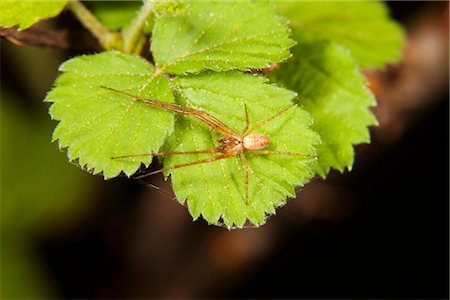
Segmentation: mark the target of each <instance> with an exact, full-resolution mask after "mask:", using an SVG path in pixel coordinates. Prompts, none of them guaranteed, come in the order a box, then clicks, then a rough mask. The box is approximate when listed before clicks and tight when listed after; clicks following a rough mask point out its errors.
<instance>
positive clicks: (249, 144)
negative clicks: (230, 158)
mask: <svg viewBox="0 0 450 300" xmlns="http://www.w3.org/2000/svg"><path fill="white" fill-rule="evenodd" d="M269 143H270V139H269V137H268V136H267V135H265V134H260V133H252V134H249V135H247V136H245V137H244V140H243V144H244V148H245V149H248V150H259V149H262V148H264V147H266V146H267V145H269Z"/></svg>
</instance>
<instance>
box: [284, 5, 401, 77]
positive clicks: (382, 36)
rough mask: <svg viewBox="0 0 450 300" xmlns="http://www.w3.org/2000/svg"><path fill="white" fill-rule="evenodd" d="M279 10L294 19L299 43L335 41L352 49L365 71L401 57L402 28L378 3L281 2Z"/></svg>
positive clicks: (295, 36)
mask: <svg viewBox="0 0 450 300" xmlns="http://www.w3.org/2000/svg"><path fill="white" fill-rule="evenodd" d="M278 7H279V11H280V13H282V14H283V15H284V16H285V17H287V18H289V19H290V20H291V26H292V28H293V34H294V38H295V39H296V41H297V42H298V43H299V44H300V45H302V44H303V43H311V42H317V41H331V42H335V43H337V44H340V45H343V46H345V47H348V48H349V49H350V50H351V52H352V55H353V56H354V57H355V58H356V61H357V63H358V64H359V66H360V67H361V68H362V69H367V68H378V67H382V66H384V64H385V63H386V62H395V61H397V60H398V59H399V58H400V55H401V51H402V48H403V44H404V34H403V30H402V28H401V27H400V26H399V25H398V24H397V23H396V22H395V21H393V20H390V19H389V13H388V10H387V8H386V6H385V5H384V4H383V3H380V2H377V1H350V2H343V1H331V2H322V1H319V2H314V1H313V2H308V1H289V2H279V3H278Z"/></svg>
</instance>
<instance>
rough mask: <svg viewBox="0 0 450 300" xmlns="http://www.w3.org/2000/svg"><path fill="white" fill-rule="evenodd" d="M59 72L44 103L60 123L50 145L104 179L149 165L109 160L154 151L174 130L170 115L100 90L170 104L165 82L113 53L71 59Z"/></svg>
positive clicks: (147, 68) (129, 58) (146, 158)
mask: <svg viewBox="0 0 450 300" xmlns="http://www.w3.org/2000/svg"><path fill="white" fill-rule="evenodd" d="M60 71H61V72H63V74H61V75H60V76H59V77H58V79H57V80H56V82H55V88H54V89H53V90H52V91H51V92H50V93H49V94H48V95H47V98H46V99H45V101H47V102H53V104H52V106H51V107H50V114H51V116H52V118H53V119H55V120H58V121H60V123H59V124H58V126H57V127H56V129H55V131H54V133H53V140H59V147H60V148H68V150H67V154H68V157H69V159H70V160H76V159H78V163H79V165H80V166H81V167H84V168H86V169H87V170H89V171H91V172H92V173H94V174H97V173H99V172H103V176H104V177H105V178H106V179H108V178H111V177H115V176H117V175H119V173H120V172H121V171H123V172H124V173H125V174H126V175H128V176H129V175H131V174H133V173H135V172H136V170H137V169H138V168H139V166H140V165H141V162H142V163H144V164H146V165H148V164H150V162H151V160H152V158H151V156H142V157H136V158H133V159H112V157H115V156H122V155H129V154H143V153H151V151H156V150H158V149H159V148H160V146H161V145H162V144H163V142H164V140H165V138H166V136H167V135H168V134H169V133H170V132H171V130H172V128H173V114H172V113H170V112H167V111H164V110H162V109H159V108H155V107H152V106H151V105H148V104H146V103H143V102H141V101H137V100H134V99H132V98H130V97H124V96H123V95H120V94H118V93H114V92H111V91H109V90H106V89H102V88H100V86H106V87H111V88H115V89H118V90H121V91H126V92H129V93H132V94H134V95H138V96H142V97H146V98H151V99H155V100H164V101H173V94H172V91H171V89H170V86H169V82H168V80H167V78H166V77H164V76H159V75H155V74H154V72H153V69H152V67H151V66H150V64H148V62H147V61H145V60H144V59H142V58H139V57H136V56H132V55H127V54H124V53H120V52H116V51H109V52H103V53H101V54H96V55H86V56H79V57H76V58H74V59H71V60H69V61H67V62H65V63H64V64H63V65H61V67H60ZM141 89H142V91H141Z"/></svg>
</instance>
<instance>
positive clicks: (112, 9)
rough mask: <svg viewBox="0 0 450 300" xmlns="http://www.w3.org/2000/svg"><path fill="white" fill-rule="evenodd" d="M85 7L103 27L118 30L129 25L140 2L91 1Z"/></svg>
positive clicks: (140, 4)
mask: <svg viewBox="0 0 450 300" xmlns="http://www.w3.org/2000/svg"><path fill="white" fill-rule="evenodd" d="M86 5H88V7H89V9H90V10H91V11H92V13H93V14H94V15H95V16H96V17H97V18H98V19H99V21H100V22H102V24H103V25H104V26H106V27H107V28H109V29H113V30H118V29H121V28H123V27H126V26H128V25H129V24H130V22H131V20H133V18H134V17H135V16H136V14H137V12H138V11H139V8H140V7H141V6H142V1H92V2H87V3H86Z"/></svg>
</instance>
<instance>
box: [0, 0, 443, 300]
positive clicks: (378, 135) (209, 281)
mask: <svg viewBox="0 0 450 300" xmlns="http://www.w3.org/2000/svg"><path fill="white" fill-rule="evenodd" d="M388 5H389V6H390V7H391V9H392V13H393V16H394V17H395V18H397V19H398V20H400V21H401V22H402V23H404V24H405V26H406V27H407V28H408V30H411V31H412V30H413V29H411V28H415V27H420V25H418V24H421V23H420V22H421V21H418V20H422V15H424V14H427V15H432V16H434V17H433V18H435V19H437V18H442V13H444V14H445V9H447V15H448V6H447V8H446V5H445V3H444V2H436V3H431V2H426V3H425V2H407V3H405V2H389V3H388ZM433 18H432V19H433ZM430 22H431V21H430ZM444 22H447V23H444V27H445V26H447V32H446V33H447V43H448V17H447V19H445V18H444ZM409 32H410V31H409ZM6 43H7V42H5V41H2V67H1V71H2V87H3V88H5V89H7V90H8V91H9V93H13V94H14V95H15V97H16V98H18V99H21V101H20V103H18V106H19V107H20V109H21V110H22V111H24V112H25V114H28V115H32V114H35V111H38V113H36V114H40V115H42V116H44V115H46V107H45V106H44V105H43V104H42V103H41V102H40V99H43V98H44V96H45V91H46V90H48V89H49V87H50V84H51V82H52V81H53V79H54V76H55V75H56V68H55V69H54V70H52V69H50V70H48V73H49V75H48V79H44V82H43V83H42V84H41V85H42V87H40V88H37V89H35V90H34V91H33V89H32V88H24V84H29V85H30V84H31V83H27V82H25V83H24V75H23V73H21V69H20V68H18V66H17V64H16V63H15V62H17V59H14V58H13V56H19V57H20V55H22V52H20V53H19V52H17V51H18V50H16V49H15V48H14V47H16V46H12V45H10V44H6ZM46 51H53V50H46ZM75 54H76V53H72V52H69V53H67V52H58V53H56V54H55V56H57V57H58V59H60V60H65V59H66V58H67V55H69V56H71V55H75ZM33 55H34V54H33ZM447 55H448V52H447ZM58 59H56V60H58ZM26 67H27V66H25V68H26ZM447 67H448V61H447V66H446V68H447ZM386 72H387V73H383V74H382V75H380V76H382V78H384V80H387V81H388V82H389V81H390V80H392V78H391V77H389V76H390V74H394V75H395V76H401V74H403V73H400V75H399V73H398V71H396V69H395V67H393V69H392V70H388V71H386ZM386 74H388V75H386ZM386 76H387V77H388V79H385V78H386ZM395 76H394V77H395ZM446 76H447V79H446V78H444V82H445V81H446V82H447V83H446V84H444V85H441V86H439V87H433V89H434V90H433V92H430V93H429V95H430V96H429V99H426V100H424V101H423V103H422V104H421V105H417V106H414V107H413V108H406V109H404V110H402V111H401V115H400V116H399V117H398V122H404V123H405V124H404V125H403V127H402V128H403V130H402V131H401V134H397V135H395V138H391V139H388V141H386V138H385V136H386V135H385V134H384V132H389V126H388V125H386V126H383V124H381V126H380V129H373V131H374V134H373V135H372V136H373V143H372V144H371V145H362V146H358V147H357V148H356V153H357V155H356V162H355V166H354V170H353V171H352V172H350V173H347V174H344V175H341V174H337V173H332V174H331V175H330V176H329V179H327V180H326V181H325V182H323V181H322V180H320V179H316V180H315V182H313V183H311V186H312V187H311V188H305V190H304V191H300V192H299V193H298V195H299V197H298V199H296V200H291V202H290V203H289V204H288V205H287V206H286V207H284V208H281V209H280V211H279V215H278V216H275V217H272V218H271V219H270V220H269V221H268V224H267V225H265V226H263V227H262V228H260V229H244V230H241V231H231V232H228V231H227V230H226V229H223V228H216V227H212V226H208V225H207V224H206V223H205V222H204V221H202V220H197V221H195V222H192V221H191V220H190V217H189V215H188V213H187V210H186V209H185V208H184V207H182V206H180V205H178V204H177V203H176V202H175V201H170V199H168V198H170V197H168V196H167V195H165V193H164V194H161V193H157V192H155V191H151V190H150V191H149V190H148V189H147V188H146V187H144V186H143V185H141V184H139V183H138V182H133V181H130V180H128V179H126V178H118V179H114V180H111V181H108V182H105V181H103V180H102V179H101V178H99V177H94V176H90V175H86V176H85V177H86V178H88V179H87V180H89V181H93V182H94V183H93V187H90V189H89V193H88V194H89V196H84V197H83V199H84V200H80V201H89V202H92V203H90V204H89V208H88V209H86V210H85V211H84V213H82V214H81V216H80V217H79V218H78V220H77V221H75V222H73V223H72V224H71V225H70V226H64V227H63V228H62V229H61V230H54V231H53V230H52V231H50V232H44V233H42V232H39V233H38V234H35V233H34V232H33V234H32V237H31V238H30V239H31V240H32V243H31V245H32V246H30V247H31V251H32V252H33V253H34V256H35V257H36V258H37V260H38V261H39V266H40V268H41V269H42V270H44V271H43V272H44V273H45V274H46V275H45V278H46V282H47V283H46V284H45V285H46V286H47V287H49V288H46V289H47V290H48V291H49V292H48V293H49V294H48V295H53V296H54V297H57V298H59V297H63V298H384V299H392V298H403V299H415V298H422V299H431V298H440V299H444V298H448V295H449V294H448V293H449V290H448V289H449V286H448V282H449V273H448V272H449V269H448V266H449V261H448V253H449V252H448V246H449V245H448V238H449V231H448V225H449V223H448V221H449V220H448V214H449V207H448V203H449V202H448V199H449V172H448V171H449V170H448V167H449V148H448V147H449V101H448V99H449V95H448V69H447V73H446ZM25 77H26V76H25ZM369 78H370V77H369ZM33 79H35V77H33V76H31V79H30V80H31V81H32V80H33ZM445 79H446V80H445ZM40 80H42V79H40ZM45 80H47V81H45ZM31 85H32V84H31ZM387 86H388V87H391V86H390V85H387ZM392 86H394V89H395V85H392ZM424 86H427V84H426V82H424ZM391 88H392V87H391ZM436 89H438V90H436ZM2 93H3V95H4V90H3V92H2ZM36 99H38V100H36ZM3 101H5V100H4V97H3V96H2V102H3ZM384 105H386V106H388V105H389V103H388V102H383V101H381V99H380V106H381V107H383V106H384ZM405 114H407V115H408V117H407V118H406V119H407V121H404V118H403V116H404V115H405ZM45 118H47V119H48V117H46V116H45ZM402 120H403V121H402ZM394 121H397V120H394ZM48 122H50V121H48ZM2 126H5V125H4V124H3V123H2ZM52 126H54V123H53V124H52ZM386 128H387V129H386ZM377 130H378V131H377ZM383 130H384V131H383ZM386 130H387V131H386ZM47 139H49V137H48V138H47ZM53 147H54V148H55V151H54V155H55V156H64V155H63V154H62V153H58V151H57V150H56V146H55V145H53ZM32 150H33V149H29V151H32ZM31 167H32V166H30V168H31ZM68 167H69V168H71V169H73V170H75V171H74V172H82V171H79V170H78V169H77V168H76V167H74V166H68ZM2 176H3V177H4V176H8V174H2ZM19 179H20V177H19ZM153 180H155V181H156V184H157V185H158V186H162V188H163V189H165V190H167V191H170V186H169V185H167V184H166V183H164V182H162V181H161V179H153ZM158 180H159V181H158ZM24 186H25V188H26V182H25V183H24ZM317 193H320V195H322V193H323V194H324V195H322V196H320V197H319V194H317ZM311 195H314V196H311ZM314 197H317V199H326V200H321V201H325V202H320V201H319V202H314V201H316V200H314V201H312V200H311V199H312V198H314ZM80 199H81V198H80ZM310 201H311V202H310ZM317 201H318V200H317ZM294 202H296V203H298V204H294ZM308 203H309V204H308ZM330 203H331V204H330ZM302 205H304V206H302ZM308 207H309V208H310V209H311V207H312V209H311V210H310V213H305V212H304V211H303V210H302V208H305V211H308ZM298 210H300V212H298ZM55 224H56V223H55ZM54 226H56V227H57V226H58V225H57V224H56V225H54ZM3 243H5V242H3ZM2 259H3V260H4V259H8V258H7V257H6V258H5V257H4V256H2ZM2 273H3V272H2ZM2 276H5V274H2ZM6 276H7V275H6Z"/></svg>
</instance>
